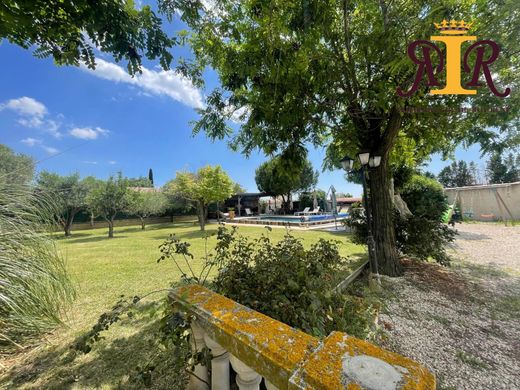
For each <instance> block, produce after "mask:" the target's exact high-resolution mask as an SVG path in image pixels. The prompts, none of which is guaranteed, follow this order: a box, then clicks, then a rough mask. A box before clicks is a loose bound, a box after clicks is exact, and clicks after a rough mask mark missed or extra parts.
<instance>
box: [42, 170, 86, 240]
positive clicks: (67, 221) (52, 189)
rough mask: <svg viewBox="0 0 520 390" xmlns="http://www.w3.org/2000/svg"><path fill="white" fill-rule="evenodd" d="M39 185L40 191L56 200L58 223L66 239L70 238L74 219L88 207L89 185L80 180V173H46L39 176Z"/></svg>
mask: <svg viewBox="0 0 520 390" xmlns="http://www.w3.org/2000/svg"><path fill="white" fill-rule="evenodd" d="M37 185H38V189H39V190H41V191H43V192H44V193H47V194H48V195H50V196H51V197H52V199H54V201H55V203H56V206H57V207H56V211H57V213H56V217H57V219H58V222H59V223H60V225H61V226H62V227H63V230H64V232H65V237H70V236H71V229H72V223H73V222H74V217H75V216H76V214H77V213H78V212H80V211H81V210H83V209H85V208H86V207H87V193H88V191H89V188H88V185H87V184H86V183H84V182H83V181H82V180H80V177H79V174H78V173H75V174H73V175H68V176H60V175H58V174H56V173H51V172H46V171H43V172H41V173H40V174H39V176H38V180H37Z"/></svg>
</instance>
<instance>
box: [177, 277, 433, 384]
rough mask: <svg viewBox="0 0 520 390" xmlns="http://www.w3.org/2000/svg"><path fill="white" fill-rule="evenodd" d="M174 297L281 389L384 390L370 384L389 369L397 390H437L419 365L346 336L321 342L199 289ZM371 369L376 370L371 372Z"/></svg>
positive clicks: (223, 343)
mask: <svg viewBox="0 0 520 390" xmlns="http://www.w3.org/2000/svg"><path fill="white" fill-rule="evenodd" d="M170 296H171V298H172V299H173V300H174V301H177V302H179V303H180V304H181V305H183V306H184V307H185V309H186V310H188V311H190V312H191V313H192V314H194V315H195V317H196V318H197V323H198V325H199V326H201V327H202V328H203V329H204V330H205V331H206V333H207V334H208V335H209V337H211V338H212V339H213V340H215V341H216V342H218V343H219V344H220V345H221V346H222V347H223V348H225V349H226V350H227V351H229V352H230V353H231V354H233V355H234V356H236V357H237V358H238V359H240V360H241V361H242V362H244V363H245V364H246V365H248V366H249V367H251V368H252V369H254V370H255V371H256V372H258V373H259V374H260V375H262V376H264V377H266V378H267V379H268V380H269V381H270V382H271V383H273V384H274V385H275V386H277V387H278V388H279V389H281V390H283V389H309V390H339V389H347V390H362V389H364V388H367V387H369V388H380V387H378V386H375V387H374V386H373V385H372V384H371V383H373V382H374V377H377V375H372V374H373V373H374V372H379V373H380V372H382V371H385V370H386V371H385V372H387V373H388V375H389V376H388V377H389V378H390V379H391V381H392V383H394V384H395V388H396V389H406V390H412V389H413V390H433V389H435V377H434V376H433V375H432V374H431V373H430V372H429V371H428V370H427V369H426V368H425V367H423V366H421V365H420V364H419V363H417V362H415V361H413V360H411V359H408V358H406V357H404V356H401V355H398V354H395V353H392V352H389V351H385V350H383V349H380V348H378V347H376V346H375V345H372V344H370V343H368V342H366V341H363V340H360V339H356V338H355V337H350V336H348V335H346V334H345V333H341V332H333V333H331V334H330V335H329V336H328V337H327V338H326V339H325V340H324V341H323V342H322V343H320V342H319V340H318V339H317V338H315V337H312V336H310V335H308V334H306V333H304V332H301V331H299V330H296V329H294V328H291V327H290V326H288V325H286V324H283V323H281V322H279V321H276V320H274V319H273V318H270V317H268V316H266V315H263V314H261V313H258V312H256V311H254V310H252V309H250V308H248V307H245V306H243V305H240V304H239V303H237V302H234V301H232V300H231V299H228V298H226V297H224V296H222V295H219V294H217V293H215V292H213V291H210V290H208V289H206V288H204V287H202V286H199V285H190V286H184V287H180V288H178V289H176V290H174V291H173V293H172V294H171V295H170ZM370 365H372V366H373V367H376V369H374V370H371V369H367V367H370ZM385 378H387V377H385V376H381V380H382V381H384V380H385ZM381 383H383V382H381ZM367 384H368V385H367ZM384 388H387V387H384Z"/></svg>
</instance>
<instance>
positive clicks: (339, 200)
mask: <svg viewBox="0 0 520 390" xmlns="http://www.w3.org/2000/svg"><path fill="white" fill-rule="evenodd" d="M361 200H362V199H361V198H336V202H337V203H357V202H361Z"/></svg>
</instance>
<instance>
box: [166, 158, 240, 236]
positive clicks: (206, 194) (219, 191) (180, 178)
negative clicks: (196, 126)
mask: <svg viewBox="0 0 520 390" xmlns="http://www.w3.org/2000/svg"><path fill="white" fill-rule="evenodd" d="M166 187H167V188H168V192H170V193H172V194H175V195H177V196H179V197H181V198H183V199H186V200H188V201H190V202H191V203H193V205H194V206H195V207H196V208H197V217H198V219H199V224H200V230H204V229H205V225H206V218H207V215H208V205H209V204H210V203H211V202H222V201H224V200H226V199H227V198H229V197H230V196H231V195H232V194H233V189H234V183H233V181H232V180H231V178H230V177H229V176H228V175H227V173H226V172H224V171H223V170H222V168H221V167H220V166H218V165H217V166H215V167H212V166H209V165H208V166H206V167H203V168H201V169H199V170H198V171H197V173H191V172H177V175H176V177H175V179H173V180H172V181H171V182H170V183H168V184H167V185H166Z"/></svg>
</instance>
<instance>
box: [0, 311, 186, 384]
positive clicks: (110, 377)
mask: <svg viewBox="0 0 520 390" xmlns="http://www.w3.org/2000/svg"><path fill="white" fill-rule="evenodd" d="M125 322H126V323H123V322H122V323H120V324H115V325H113V331H111V334H107V335H105V336H108V337H107V339H105V340H103V341H101V342H98V343H96V344H94V346H93V349H92V351H91V352H90V353H88V354H86V355H84V354H83V353H81V352H78V351H75V350H74V349H72V348H70V345H64V346H61V347H59V348H57V349H55V350H51V351H47V352H43V353H40V354H38V355H37V356H35V357H34V358H33V359H31V361H29V362H24V364H23V365H19V366H17V367H14V368H13V369H12V370H11V372H9V373H8V374H7V375H6V377H5V378H4V379H3V380H2V381H1V382H0V388H6V389H19V388H30V389H33V388H34V389H36V388H37V389H42V388H44V389H60V390H61V389H73V388H74V389H78V388H81V389H83V388H88V389H92V388H111V389H142V388H145V387H146V386H145V385H144V383H143V381H142V380H141V379H140V378H139V377H138V371H137V367H138V366H140V367H144V366H146V365H147V364H148V363H150V362H151V359H152V358H153V357H158V358H159V359H154V361H158V364H157V365H156V367H155V370H154V371H153V373H152V386H151V387H147V388H152V389H178V388H180V387H179V383H180V382H179V381H180V380H181V378H183V377H184V375H182V373H179V372H173V371H172V367H174V365H173V362H171V360H170V359H171V358H170V356H169V353H168V352H164V351H161V350H159V349H158V348H157V346H156V345H154V335H156V334H157V331H158V327H159V324H158V321H155V322H152V321H150V320H149V318H148V317H144V318H140V319H139V320H126V321H125ZM122 325H125V326H126V327H128V326H131V327H133V328H134V329H138V331H137V332H136V333H134V334H132V335H130V336H128V337H117V335H118V333H119V329H118V328H119V326H122ZM157 354H159V355H157ZM42 378H45V379H43V381H42ZM38 379H39V381H38V382H36V381H37V380H38ZM4 386H5V387H4Z"/></svg>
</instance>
